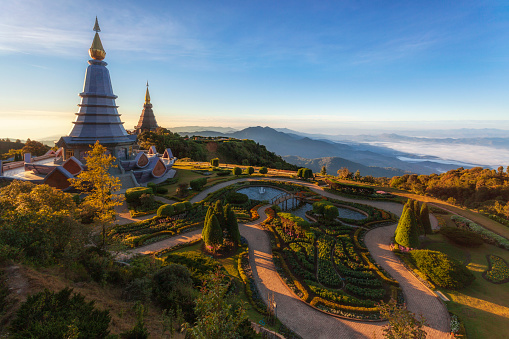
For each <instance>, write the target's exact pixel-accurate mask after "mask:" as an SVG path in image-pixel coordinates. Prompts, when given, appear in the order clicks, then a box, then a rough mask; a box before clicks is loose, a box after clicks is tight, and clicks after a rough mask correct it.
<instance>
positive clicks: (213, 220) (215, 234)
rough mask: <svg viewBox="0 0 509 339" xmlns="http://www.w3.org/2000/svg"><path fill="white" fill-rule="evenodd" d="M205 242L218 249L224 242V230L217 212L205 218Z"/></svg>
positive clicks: (203, 235) (203, 232)
mask: <svg viewBox="0 0 509 339" xmlns="http://www.w3.org/2000/svg"><path fill="white" fill-rule="evenodd" d="M202 238H203V242H204V243H205V245H206V246H208V247H211V248H212V249H213V251H216V250H217V249H218V248H219V247H220V246H221V245H222V244H223V231H222V230H221V225H220V224H219V221H218V220H217V217H216V215H215V214H212V215H211V216H210V218H208V219H207V220H205V225H204V226H203V231H202Z"/></svg>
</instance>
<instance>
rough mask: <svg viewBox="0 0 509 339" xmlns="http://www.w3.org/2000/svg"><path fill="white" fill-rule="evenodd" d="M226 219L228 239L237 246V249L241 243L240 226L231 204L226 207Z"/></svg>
mask: <svg viewBox="0 0 509 339" xmlns="http://www.w3.org/2000/svg"><path fill="white" fill-rule="evenodd" d="M225 219H226V234H227V237H228V239H230V240H231V241H232V242H233V243H234V244H235V247H236V246H238V244H239V243H240V232H239V224H238V223H237V217H236V216H235V212H233V210H232V208H231V206H230V205H229V204H228V205H226V206H225Z"/></svg>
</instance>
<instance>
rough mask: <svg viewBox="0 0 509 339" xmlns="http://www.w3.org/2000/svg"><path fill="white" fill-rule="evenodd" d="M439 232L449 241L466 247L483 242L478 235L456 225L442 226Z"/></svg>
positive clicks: (479, 244) (476, 245) (475, 245)
mask: <svg viewBox="0 0 509 339" xmlns="http://www.w3.org/2000/svg"><path fill="white" fill-rule="evenodd" d="M440 233H441V234H443V235H444V236H445V237H446V238H447V239H449V240H450V241H452V242H454V243H456V244H458V245H461V246H467V247H478V246H481V245H482V244H483V240H482V238H481V236H480V235H478V234H477V233H474V232H472V231H469V230H465V229H461V228H457V227H442V228H440Z"/></svg>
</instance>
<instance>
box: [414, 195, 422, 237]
mask: <svg viewBox="0 0 509 339" xmlns="http://www.w3.org/2000/svg"><path fill="white" fill-rule="evenodd" d="M413 204H414V208H413V210H414V217H415V220H416V221H417V228H418V230H419V234H424V228H423V226H422V222H421V206H419V201H417V200H413Z"/></svg>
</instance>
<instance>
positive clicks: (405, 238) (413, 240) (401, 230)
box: [395, 208, 419, 248]
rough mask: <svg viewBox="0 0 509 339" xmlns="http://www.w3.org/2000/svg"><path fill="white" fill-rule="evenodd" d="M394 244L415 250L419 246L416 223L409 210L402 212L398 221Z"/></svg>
mask: <svg viewBox="0 0 509 339" xmlns="http://www.w3.org/2000/svg"><path fill="white" fill-rule="evenodd" d="M395 240H396V243H398V245H400V246H404V247H408V248H417V247H418V246H419V231H418V230H417V222H416V221H415V217H414V213H413V212H412V210H411V209H410V208H407V209H405V210H404V211H403V215H402V216H401V219H400V220H399V223H398V227H397V228H396V237H395Z"/></svg>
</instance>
